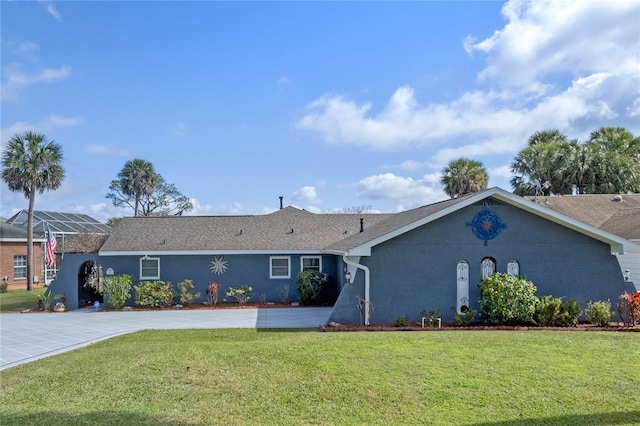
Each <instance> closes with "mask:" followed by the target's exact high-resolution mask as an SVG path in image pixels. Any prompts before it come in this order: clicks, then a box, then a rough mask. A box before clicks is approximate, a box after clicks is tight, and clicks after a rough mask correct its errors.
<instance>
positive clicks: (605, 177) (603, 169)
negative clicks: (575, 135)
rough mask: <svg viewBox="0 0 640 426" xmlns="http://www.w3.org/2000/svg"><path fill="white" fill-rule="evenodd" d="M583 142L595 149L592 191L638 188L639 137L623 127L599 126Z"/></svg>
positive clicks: (617, 190)
mask: <svg viewBox="0 0 640 426" xmlns="http://www.w3.org/2000/svg"><path fill="white" fill-rule="evenodd" d="M586 145H587V146H588V147H589V148H590V149H591V150H592V151H593V152H594V153H595V155H594V159H595V164H594V174H595V176H594V183H593V186H592V192H594V193H605V194H606V193H625V192H640V137H634V136H633V134H631V132H629V131H628V130H626V129H625V128H623V127H601V128H599V129H598V130H595V131H593V132H591V135H590V138H589V140H588V141H587V143H586Z"/></svg>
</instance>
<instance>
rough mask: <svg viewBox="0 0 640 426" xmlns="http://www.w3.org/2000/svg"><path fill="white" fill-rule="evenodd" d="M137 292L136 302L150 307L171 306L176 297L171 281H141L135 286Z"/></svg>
mask: <svg viewBox="0 0 640 426" xmlns="http://www.w3.org/2000/svg"><path fill="white" fill-rule="evenodd" d="M134 289H135V292H136V304H137V305H139V306H147V307H150V308H159V307H162V306H169V305H171V303H172V302H173V299H174V298H175V297H176V291H175V290H174V289H173V286H172V285H171V282H170V281H167V282H164V281H140V283H139V284H138V285H137V286H135V287H134Z"/></svg>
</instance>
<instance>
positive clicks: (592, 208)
mask: <svg viewBox="0 0 640 426" xmlns="http://www.w3.org/2000/svg"><path fill="white" fill-rule="evenodd" d="M527 198H528V199H530V200H532V201H534V202H535V203H538V204H539V205H541V206H544V207H547V208H549V209H551V210H553V211H556V212H558V213H562V214H564V215H566V216H569V217H572V218H574V219H577V220H579V221H581V222H584V223H586V224H589V225H591V226H595V227H596V228H599V229H602V230H603V231H606V232H610V233H612V234H615V235H618V236H620V237H623V238H626V239H628V240H638V239H640V194H622V195H614V194H589V195H564V196H561V197H527Z"/></svg>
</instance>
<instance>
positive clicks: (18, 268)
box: [13, 256, 27, 279]
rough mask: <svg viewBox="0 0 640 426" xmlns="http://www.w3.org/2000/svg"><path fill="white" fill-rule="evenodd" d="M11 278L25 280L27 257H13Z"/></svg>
mask: <svg viewBox="0 0 640 426" xmlns="http://www.w3.org/2000/svg"><path fill="white" fill-rule="evenodd" d="M13 278H14V279H16V278H27V256H13Z"/></svg>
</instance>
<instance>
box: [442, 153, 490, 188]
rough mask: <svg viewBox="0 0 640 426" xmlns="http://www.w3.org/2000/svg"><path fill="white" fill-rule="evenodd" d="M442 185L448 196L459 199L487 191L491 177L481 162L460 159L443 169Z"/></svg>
mask: <svg viewBox="0 0 640 426" xmlns="http://www.w3.org/2000/svg"><path fill="white" fill-rule="evenodd" d="M440 183H441V184H442V185H444V192H445V193H446V194H447V195H448V196H450V197H451V198H457V197H459V196H461V195H464V194H469V193H471V192H478V191H482V190H484V189H487V184H488V183H489V175H488V174H487V171H486V170H485V168H484V166H483V165H482V163H481V162H480V161H475V160H470V159H468V158H458V159H457V160H453V161H451V162H450V163H449V165H448V166H447V167H445V168H444V169H442V176H441V177H440Z"/></svg>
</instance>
